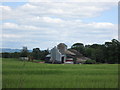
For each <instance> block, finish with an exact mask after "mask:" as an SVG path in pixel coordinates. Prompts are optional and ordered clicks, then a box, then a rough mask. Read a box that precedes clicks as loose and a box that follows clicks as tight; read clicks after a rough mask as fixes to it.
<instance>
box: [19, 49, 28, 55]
mask: <svg viewBox="0 0 120 90" xmlns="http://www.w3.org/2000/svg"><path fill="white" fill-rule="evenodd" d="M27 56H28V49H27V47H23V49H22V50H21V54H20V57H27Z"/></svg>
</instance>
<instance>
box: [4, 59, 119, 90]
mask: <svg viewBox="0 0 120 90" xmlns="http://www.w3.org/2000/svg"><path fill="white" fill-rule="evenodd" d="M2 67H3V68H2V70H3V71H2V75H3V76H2V79H3V81H2V86H3V88H117V87H118V64H92V65H88V64H82V65H81V64H40V63H32V62H23V61H19V60H18V59H2Z"/></svg>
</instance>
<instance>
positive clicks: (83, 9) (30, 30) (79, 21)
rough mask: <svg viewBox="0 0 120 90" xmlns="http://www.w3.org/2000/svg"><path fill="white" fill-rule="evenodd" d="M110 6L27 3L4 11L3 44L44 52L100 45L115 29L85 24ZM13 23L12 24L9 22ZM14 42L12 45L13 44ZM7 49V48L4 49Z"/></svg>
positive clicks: (95, 24)
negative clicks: (58, 47) (67, 46)
mask: <svg viewBox="0 0 120 90" xmlns="http://www.w3.org/2000/svg"><path fill="white" fill-rule="evenodd" d="M113 6H114V4H111V3H94V4H93V3H88V2H86V3H80V2H79V3H75V2H74V3H65V2H61V3H58V2H49V3H38V2H29V3H26V4H24V5H22V6H19V7H17V8H11V7H9V6H1V7H2V8H3V17H2V20H3V21H5V22H3V24H2V27H3V37H4V38H3V39H4V43H7V42H10V41H11V42H14V41H15V42H19V44H20V45H27V46H28V47H30V48H32V47H37V46H39V47H41V48H42V49H46V48H48V47H52V46H54V44H58V43H59V42H65V43H66V44H73V43H74V42H84V43H85V44H87V43H96V42H98V43H101V42H103V41H105V39H107V40H109V39H112V37H115V35H116V34H114V35H113V31H114V29H115V30H117V28H116V25H115V24H113V23H111V22H85V21H84V20H83V19H84V18H88V19H89V18H96V17H97V18H98V17H99V16H100V15H101V13H102V12H104V11H107V10H110V9H111V8H112V7H113ZM10 20H13V21H10ZM15 42H14V43H15ZM6 46H7V45H6Z"/></svg>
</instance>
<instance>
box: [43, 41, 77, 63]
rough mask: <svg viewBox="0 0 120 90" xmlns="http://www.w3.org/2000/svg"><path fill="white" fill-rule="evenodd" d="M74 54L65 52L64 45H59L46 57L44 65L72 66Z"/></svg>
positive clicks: (68, 51) (65, 47)
mask: <svg viewBox="0 0 120 90" xmlns="http://www.w3.org/2000/svg"><path fill="white" fill-rule="evenodd" d="M75 56H76V54H75V53H73V52H71V51H70V50H67V46H66V45H65V44H64V43H60V44H58V45H57V46H55V47H54V48H52V49H51V50H50V54H48V55H47V56H46V61H45V62H46V63H59V64H62V63H69V64H73V63H74V61H75Z"/></svg>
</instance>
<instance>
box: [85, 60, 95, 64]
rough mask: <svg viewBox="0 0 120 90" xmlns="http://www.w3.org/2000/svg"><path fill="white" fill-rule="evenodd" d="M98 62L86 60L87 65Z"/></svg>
mask: <svg viewBox="0 0 120 90" xmlns="http://www.w3.org/2000/svg"><path fill="white" fill-rule="evenodd" d="M95 63H96V61H95V60H86V61H85V64H95Z"/></svg>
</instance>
